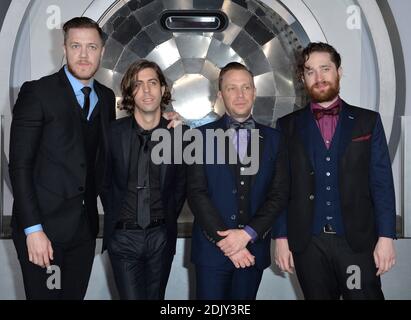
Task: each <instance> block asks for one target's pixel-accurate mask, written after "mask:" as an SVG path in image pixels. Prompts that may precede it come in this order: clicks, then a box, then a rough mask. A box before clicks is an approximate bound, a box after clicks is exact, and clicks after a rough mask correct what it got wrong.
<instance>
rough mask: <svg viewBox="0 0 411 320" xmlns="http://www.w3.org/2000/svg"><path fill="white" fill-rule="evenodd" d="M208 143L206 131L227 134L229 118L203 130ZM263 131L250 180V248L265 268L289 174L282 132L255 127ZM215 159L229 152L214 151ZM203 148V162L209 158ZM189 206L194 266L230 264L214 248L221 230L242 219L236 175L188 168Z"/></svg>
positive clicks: (215, 167) (219, 167) (210, 167)
mask: <svg viewBox="0 0 411 320" xmlns="http://www.w3.org/2000/svg"><path fill="white" fill-rule="evenodd" d="M199 129H200V130H201V132H202V133H203V136H204V138H205V132H206V130H207V129H213V130H216V129H224V130H225V129H226V117H225V116H224V117H222V118H221V119H220V120H218V121H216V122H213V123H210V124H207V125H205V126H202V127H200V128H199ZM256 129H259V135H260V137H259V170H258V172H257V174H256V175H254V176H252V178H251V188H250V203H249V212H250V219H249V221H248V223H247V224H248V225H249V226H250V227H252V228H253V229H254V230H255V231H256V232H257V234H258V239H257V241H255V242H254V243H250V244H249V245H248V246H247V248H248V249H249V250H250V252H251V253H252V254H253V255H254V256H255V257H256V265H257V266H258V267H259V268H261V269H263V268H266V267H267V266H269V265H270V237H267V234H268V232H269V231H270V229H271V226H272V224H273V222H274V220H275V218H276V216H277V214H279V213H281V211H282V210H283V209H284V207H285V205H286V203H287V199H288V183H289V181H288V170H287V168H286V165H287V157H286V152H285V147H284V145H283V143H282V141H281V137H280V133H279V132H278V131H277V130H275V129H273V128H270V127H266V126H263V125H261V124H258V123H256ZM214 151H215V152H214V154H215V155H217V154H218V153H221V152H225V151H224V150H217V148H215V150H214ZM206 152H207V150H206V143H204V159H205V158H206ZM187 179H188V189H187V192H188V203H189V205H190V208H191V210H192V212H193V214H194V226H193V235H192V237H193V238H192V261H193V262H194V263H195V264H198V265H203V266H223V265H227V264H228V265H229V266H230V265H232V263H231V261H230V260H229V259H228V258H227V257H225V256H224V254H223V253H222V251H221V250H220V249H219V248H218V247H217V246H216V244H215V243H216V242H218V241H219V240H221V237H220V236H218V235H217V233H216V232H217V231H218V230H227V229H237V228H238V223H237V222H236V221H234V220H233V219H232V216H236V215H237V214H238V199H237V192H234V191H235V190H236V188H237V185H236V178H235V173H234V172H233V171H232V168H231V166H230V164H229V163H228V160H227V163H226V164H204V165H202V164H195V165H190V166H188V174H187Z"/></svg>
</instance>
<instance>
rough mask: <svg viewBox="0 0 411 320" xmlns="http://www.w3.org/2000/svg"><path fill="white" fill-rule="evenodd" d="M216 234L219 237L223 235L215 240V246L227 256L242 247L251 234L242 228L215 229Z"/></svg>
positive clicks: (245, 244)
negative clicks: (218, 239)
mask: <svg viewBox="0 0 411 320" xmlns="http://www.w3.org/2000/svg"><path fill="white" fill-rule="evenodd" d="M217 234H218V235H219V236H221V237H225V238H224V239H223V240H220V241H218V242H217V246H218V247H219V248H220V249H221V250H222V251H223V252H224V254H225V255H226V256H228V257H230V256H232V255H234V254H236V253H238V252H239V251H240V250H242V249H244V248H245V247H246V246H247V244H248V242H249V241H250V240H251V236H250V235H249V234H248V233H247V232H245V231H244V230H242V229H230V230H226V231H217Z"/></svg>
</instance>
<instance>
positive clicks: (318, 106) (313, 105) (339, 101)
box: [310, 97, 342, 111]
mask: <svg viewBox="0 0 411 320" xmlns="http://www.w3.org/2000/svg"><path fill="white" fill-rule="evenodd" d="M338 105H339V106H340V108H341V107H342V103H341V98H340V97H338V99H337V101H335V102H334V103H333V104H332V105H330V106H328V107H327V108H326V109H331V108H334V107H335V106H338ZM310 106H311V111H313V110H316V109H319V110H324V108H323V107H321V106H320V105H319V104H318V103H315V102H311V104H310Z"/></svg>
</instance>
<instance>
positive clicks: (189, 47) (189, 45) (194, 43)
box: [176, 34, 211, 58]
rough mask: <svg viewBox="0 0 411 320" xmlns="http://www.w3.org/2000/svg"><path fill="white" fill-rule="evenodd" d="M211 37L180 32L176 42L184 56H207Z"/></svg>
mask: <svg viewBox="0 0 411 320" xmlns="http://www.w3.org/2000/svg"><path fill="white" fill-rule="evenodd" d="M210 43H211V38H210V37H204V36H200V35H191V34H188V35H187V34H179V35H178V36H177V37H176V44H177V48H178V51H179V52H180V56H181V57H182V58H205V57H206V55H207V51H208V48H209V47H210Z"/></svg>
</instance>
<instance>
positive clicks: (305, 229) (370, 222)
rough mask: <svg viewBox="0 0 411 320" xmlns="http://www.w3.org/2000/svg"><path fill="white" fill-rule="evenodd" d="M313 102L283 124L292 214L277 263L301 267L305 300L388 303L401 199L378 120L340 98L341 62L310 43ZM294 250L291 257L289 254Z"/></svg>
mask: <svg viewBox="0 0 411 320" xmlns="http://www.w3.org/2000/svg"><path fill="white" fill-rule="evenodd" d="M298 71H299V75H300V77H301V79H302V81H303V82H304V85H305V87H306V90H307V92H308V93H309V95H310V97H311V99H312V102H311V103H310V104H308V105H307V106H306V107H305V108H304V109H301V110H298V111H296V112H294V113H292V114H290V115H287V116H285V117H283V118H281V119H279V121H278V124H279V128H280V130H281V131H282V132H283V133H284V136H285V138H286V144H287V146H288V152H289V161H290V172H291V190H290V199H289V203H288V210H287V213H286V214H285V215H283V216H282V219H280V221H281V222H279V223H278V224H277V225H276V228H275V229H276V230H275V237H276V238H277V240H276V258H275V259H276V263H277V264H278V265H279V266H280V268H281V269H282V270H284V271H288V272H290V271H291V269H292V267H293V264H294V262H295V269H296V272H297V276H298V280H299V282H300V285H301V288H302V290H303V293H304V296H305V298H306V299H339V298H340V297H341V296H342V297H343V298H344V299H383V298H384V296H383V293H382V291H381V282H380V277H379V276H380V275H381V274H383V273H384V272H386V271H388V270H389V269H390V268H391V267H392V266H393V265H394V263H395V249H394V244H393V238H395V194H394V184H393V177H392V172H391V161H390V156H389V152H388V147H387V142H386V138H385V134H384V129H383V126H382V122H381V118H380V115H379V114H378V113H377V112H374V111H370V110H366V109H361V108H358V107H354V106H351V105H349V104H347V103H346V102H344V101H343V100H342V99H340V97H339V89H340V78H341V75H342V70H341V57H340V55H339V54H338V52H337V51H336V50H335V49H334V48H333V47H332V46H330V45H328V44H325V43H311V44H310V45H309V46H308V47H307V48H305V49H304V50H303V52H302V55H301V61H300V63H299V65H298ZM290 250H291V251H290Z"/></svg>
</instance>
